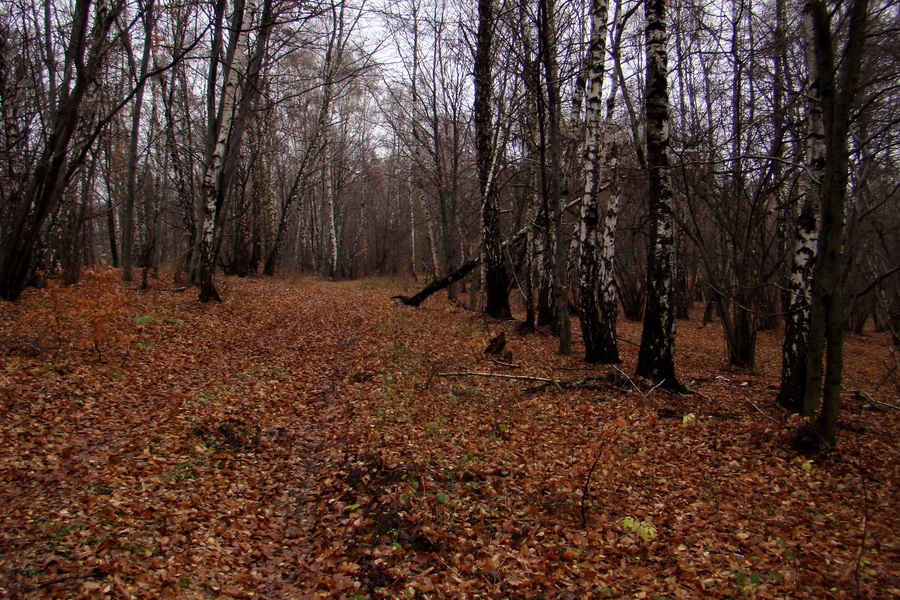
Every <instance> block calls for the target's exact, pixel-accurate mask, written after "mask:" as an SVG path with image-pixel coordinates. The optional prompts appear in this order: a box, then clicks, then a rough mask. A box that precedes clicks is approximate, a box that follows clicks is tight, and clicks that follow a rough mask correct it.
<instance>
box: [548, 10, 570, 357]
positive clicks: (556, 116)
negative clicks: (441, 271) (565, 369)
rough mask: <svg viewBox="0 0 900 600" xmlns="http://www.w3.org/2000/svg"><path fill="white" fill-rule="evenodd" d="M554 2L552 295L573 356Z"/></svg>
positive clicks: (564, 348) (563, 347)
mask: <svg viewBox="0 0 900 600" xmlns="http://www.w3.org/2000/svg"><path fill="white" fill-rule="evenodd" d="M554 12H555V6H554V2H553V0H540V13H541V18H540V35H541V59H542V62H543V65H544V79H545V81H546V84H547V142H548V146H549V148H548V150H549V155H550V156H549V158H550V161H549V162H550V164H549V165H548V166H549V171H548V172H547V173H546V177H547V182H546V185H547V191H548V193H549V199H550V204H551V205H552V206H553V233H554V237H555V238H556V247H555V255H554V261H553V264H554V267H555V269H554V280H555V286H554V289H553V295H554V299H555V304H556V330H557V334H558V335H559V353H560V354H563V355H568V354H571V353H572V326H571V323H570V321H569V282H568V262H567V260H566V258H567V257H566V249H567V248H568V245H567V244H566V243H565V240H564V236H563V210H564V208H565V206H564V204H565V199H564V198H563V195H562V184H561V182H560V178H561V177H562V149H561V147H560V146H561V145H562V140H561V139H560V138H561V135H560V121H561V107H560V104H561V103H560V94H559V69H558V67H557V58H556V24H555V16H554Z"/></svg>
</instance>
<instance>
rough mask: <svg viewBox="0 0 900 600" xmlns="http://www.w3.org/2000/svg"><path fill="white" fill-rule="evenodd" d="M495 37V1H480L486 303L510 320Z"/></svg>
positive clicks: (478, 106)
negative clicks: (499, 171) (499, 162)
mask: <svg viewBox="0 0 900 600" xmlns="http://www.w3.org/2000/svg"><path fill="white" fill-rule="evenodd" d="M493 38H494V6H493V0H478V38H477V40H476V47H475V148H476V156H475V163H476V165H477V167H478V184H479V189H480V191H481V221H482V223H481V225H482V252H483V253H484V263H485V265H484V267H485V271H484V279H485V291H486V292H487V303H486V306H485V313H486V314H487V315H488V316H490V317H495V318H498V319H508V318H510V317H511V316H512V312H511V311H510V308H509V275H508V274H507V270H506V261H505V260H504V258H503V251H502V250H501V247H500V246H501V243H500V242H501V238H500V206H499V203H498V198H497V196H498V193H497V192H498V189H497V181H496V179H495V176H496V166H495V165H494V159H495V156H494V152H495V148H494V139H493V136H494V119H493V115H492V110H491V101H492V99H491V96H492V88H493V74H492V71H491V63H492V60H491V46H492V45H493Z"/></svg>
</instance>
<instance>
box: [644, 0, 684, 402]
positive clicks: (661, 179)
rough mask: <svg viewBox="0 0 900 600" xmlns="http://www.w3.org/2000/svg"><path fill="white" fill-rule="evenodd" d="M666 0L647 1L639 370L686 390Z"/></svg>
mask: <svg viewBox="0 0 900 600" xmlns="http://www.w3.org/2000/svg"><path fill="white" fill-rule="evenodd" d="M665 6H666V3H665V0H647V1H646V2H645V4H644V13H645V16H646V22H647V24H646V44H647V86H646V118H647V166H648V168H649V171H650V173H649V175H650V194H649V195H650V217H651V223H652V227H653V230H652V232H651V238H650V252H649V253H648V254H649V257H648V261H647V307H646V309H645V310H644V325H643V333H642V335H641V346H640V350H639V352H638V363H637V371H636V373H637V375H640V376H642V377H646V378H648V379H651V380H653V381H654V382H655V383H657V384H661V386H662V387H664V388H666V389H670V390H677V391H680V390H681V389H682V386H681V384H680V383H678V379H677V378H676V377H675V306H674V302H673V300H674V299H673V294H672V288H673V272H672V269H673V264H674V261H673V258H674V257H673V254H674V215H673V194H672V185H671V181H670V171H669V168H670V159H669V91H668V82H667V80H666V77H667V74H668V55H667V52H666V42H667V35H666V12H665Z"/></svg>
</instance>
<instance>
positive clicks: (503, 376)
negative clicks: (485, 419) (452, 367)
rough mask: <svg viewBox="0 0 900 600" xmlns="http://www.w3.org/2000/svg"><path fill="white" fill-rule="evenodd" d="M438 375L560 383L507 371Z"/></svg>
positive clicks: (441, 375) (444, 374) (443, 375)
mask: <svg viewBox="0 0 900 600" xmlns="http://www.w3.org/2000/svg"><path fill="white" fill-rule="evenodd" d="M434 375H435V376H436V377H496V378H497V379H517V380H521V381H540V382H542V383H548V384H551V385H552V384H556V385H559V381H558V380H556V379H549V378H547V377H531V376H529V375H506V374H505V373H482V372H479V371H460V372H458V373H435V374H434Z"/></svg>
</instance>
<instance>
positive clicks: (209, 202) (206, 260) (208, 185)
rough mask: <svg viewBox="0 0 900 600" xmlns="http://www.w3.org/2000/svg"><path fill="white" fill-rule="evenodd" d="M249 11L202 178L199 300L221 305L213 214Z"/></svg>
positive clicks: (238, 36) (238, 38)
mask: <svg viewBox="0 0 900 600" xmlns="http://www.w3.org/2000/svg"><path fill="white" fill-rule="evenodd" d="M251 17H252V11H251V10H248V9H247V7H245V9H244V14H243V19H241V21H240V22H241V25H240V29H239V30H238V31H234V32H232V35H234V36H236V38H235V42H234V49H235V50H234V54H233V56H232V62H231V64H230V65H229V66H228V69H227V73H226V76H225V87H224V90H223V93H222V102H221V104H220V105H219V115H220V116H219V123H218V128H217V133H216V141H215V145H214V146H213V150H212V153H211V155H210V158H209V163H208V164H207V166H206V173H205V175H204V176H203V219H202V222H201V226H200V281H199V283H200V301H201V302H211V301H212V302H220V301H221V297H220V296H219V292H218V291H217V290H216V286H215V279H214V276H215V270H216V254H215V236H216V233H217V232H216V229H217V227H216V224H217V221H218V218H217V215H216V212H217V208H218V207H217V204H218V199H219V194H220V187H221V185H222V170H223V168H224V166H225V160H226V158H227V153H228V151H229V148H228V142H229V138H230V137H231V124H232V121H233V120H234V117H235V113H236V110H237V95H238V77H239V75H240V69H241V68H242V67H243V66H244V37H245V32H246V31H248V30H249V28H250V21H251Z"/></svg>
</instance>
